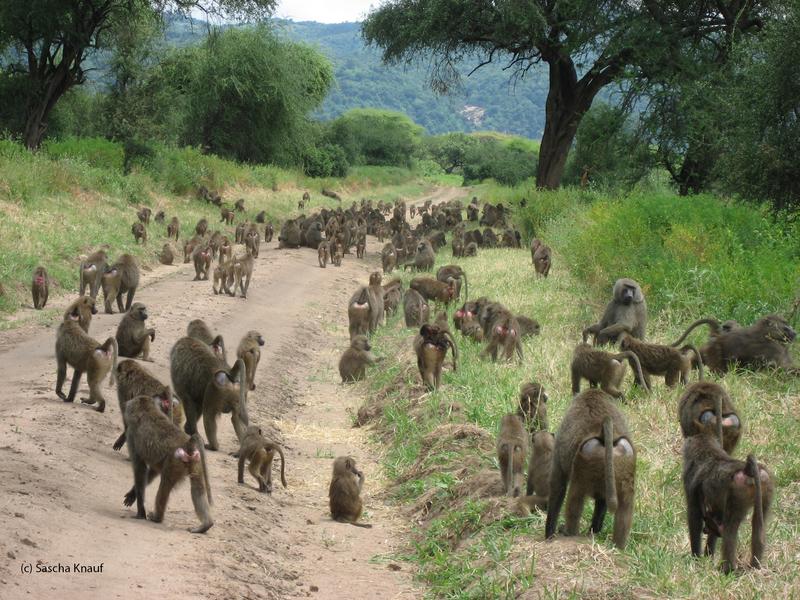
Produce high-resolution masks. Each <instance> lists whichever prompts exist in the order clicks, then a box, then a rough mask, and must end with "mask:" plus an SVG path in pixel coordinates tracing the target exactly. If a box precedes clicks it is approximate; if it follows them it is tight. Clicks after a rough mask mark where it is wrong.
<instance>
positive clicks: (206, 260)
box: [192, 245, 211, 281]
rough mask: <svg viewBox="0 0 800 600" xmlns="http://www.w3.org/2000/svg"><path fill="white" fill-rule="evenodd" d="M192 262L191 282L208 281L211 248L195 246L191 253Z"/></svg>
mask: <svg viewBox="0 0 800 600" xmlns="http://www.w3.org/2000/svg"><path fill="white" fill-rule="evenodd" d="M192 262H194V279H193V280H192V281H208V271H209V270H210V269H211V248H209V247H208V246H206V245H203V246H197V248H195V249H194V251H193V252H192Z"/></svg>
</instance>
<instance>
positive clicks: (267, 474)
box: [237, 425, 286, 494]
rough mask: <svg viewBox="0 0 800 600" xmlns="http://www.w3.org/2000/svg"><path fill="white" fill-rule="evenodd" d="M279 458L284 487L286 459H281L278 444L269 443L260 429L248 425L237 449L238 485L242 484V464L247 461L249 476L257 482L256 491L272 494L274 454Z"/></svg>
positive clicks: (281, 451)
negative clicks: (278, 455)
mask: <svg viewBox="0 0 800 600" xmlns="http://www.w3.org/2000/svg"><path fill="white" fill-rule="evenodd" d="M276 451H277V452H278V454H280V456H281V483H282V484H283V487H286V476H285V475H284V471H285V469H286V459H285V458H284V457H283V449H282V448H281V447H280V444H276V443H275V442H269V441H267V440H266V439H265V438H264V434H263V433H262V432H261V428H260V427H258V426H256V425H250V426H248V427H247V429H246V430H245V432H244V437H243V438H242V443H241V446H240V448H239V478H238V480H237V481H238V482H239V483H244V463H245V461H249V463H250V464H249V465H248V466H247V470H248V471H250V475H252V476H253V478H254V479H255V480H256V481H257V482H258V491H259V492H263V493H265V494H271V493H272V460H273V458H274V457H275V452H276Z"/></svg>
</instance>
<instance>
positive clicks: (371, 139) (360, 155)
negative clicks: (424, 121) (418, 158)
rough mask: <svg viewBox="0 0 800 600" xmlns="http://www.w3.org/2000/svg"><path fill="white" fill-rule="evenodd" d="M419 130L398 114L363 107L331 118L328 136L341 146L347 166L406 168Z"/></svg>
mask: <svg viewBox="0 0 800 600" xmlns="http://www.w3.org/2000/svg"><path fill="white" fill-rule="evenodd" d="M422 131H423V130H422V127H420V126H419V125H416V124H415V123H414V122H413V121H412V120H411V119H409V118H408V117H407V116H406V115H404V114H402V113H398V112H392V111H389V110H376V109H371V108H370V109H366V108H364V109H354V110H350V111H348V112H346V113H345V114H343V115H342V116H341V117H339V118H338V119H336V120H335V121H333V122H332V123H331V124H330V129H329V132H328V137H329V140H330V141H331V142H332V143H335V144H337V145H339V146H341V147H342V148H343V149H344V152H345V154H346V155H347V160H348V162H349V163H350V164H351V165H378V166H395V167H410V166H411V164H412V158H413V156H414V154H415V153H416V152H417V150H418V149H419V146H420V142H421V136H422Z"/></svg>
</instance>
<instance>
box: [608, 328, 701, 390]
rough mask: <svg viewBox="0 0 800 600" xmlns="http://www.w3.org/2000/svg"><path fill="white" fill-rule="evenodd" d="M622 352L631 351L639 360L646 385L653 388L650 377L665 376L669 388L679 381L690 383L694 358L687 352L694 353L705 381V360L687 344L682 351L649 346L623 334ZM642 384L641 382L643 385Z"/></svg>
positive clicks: (667, 347)
mask: <svg viewBox="0 0 800 600" xmlns="http://www.w3.org/2000/svg"><path fill="white" fill-rule="evenodd" d="M619 348H620V350H623V351H625V350H629V351H631V352H633V353H634V354H635V355H636V356H637V357H638V358H639V364H640V365H641V366H642V374H643V375H644V385H645V386H646V387H648V388H650V387H652V384H651V382H650V376H651V375H656V376H659V377H660V376H663V377H664V383H665V384H666V385H667V387H675V386H676V385H677V384H678V381H679V380H680V382H681V383H682V384H683V385H686V384H687V383H689V371H691V370H692V358H691V356H690V355H689V354H684V351H685V350H689V351H690V352H692V353H693V354H694V356H695V358H696V360H697V363H698V365H699V368H700V379H701V380H702V379H703V360H702V358H701V357H700V352H699V351H698V350H697V348H695V347H694V346H692V345H691V344H687V345H686V346H684V347H683V348H681V349H680V350H679V349H677V348H673V347H672V346H662V345H661V344H648V343H647V342H643V341H641V340H637V339H636V338H635V337H633V336H632V335H630V334H629V333H622V334H621V335H620V338H619ZM641 383H642V382H639V384H640V385H641Z"/></svg>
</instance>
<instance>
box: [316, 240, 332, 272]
mask: <svg viewBox="0 0 800 600" xmlns="http://www.w3.org/2000/svg"><path fill="white" fill-rule="evenodd" d="M330 256H331V247H330V244H329V243H328V242H327V241H323V242H320V244H319V246H317V259H318V261H319V266H320V267H322V268H323V269H324V268H325V267H327V265H328V260H330Z"/></svg>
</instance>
